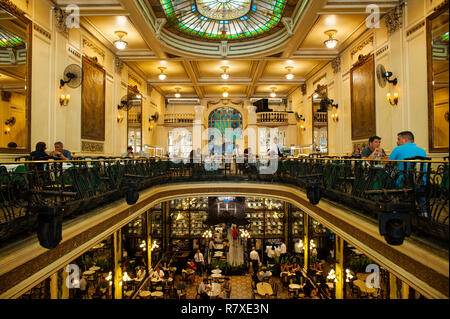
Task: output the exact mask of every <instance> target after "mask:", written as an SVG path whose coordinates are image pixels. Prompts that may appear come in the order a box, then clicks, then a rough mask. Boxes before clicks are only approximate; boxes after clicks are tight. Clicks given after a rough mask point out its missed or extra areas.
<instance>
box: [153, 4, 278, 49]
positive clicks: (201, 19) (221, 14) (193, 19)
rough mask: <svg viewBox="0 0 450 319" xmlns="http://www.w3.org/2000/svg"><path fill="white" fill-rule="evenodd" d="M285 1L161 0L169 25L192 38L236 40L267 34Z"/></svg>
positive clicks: (276, 21) (276, 19) (275, 22)
mask: <svg viewBox="0 0 450 319" xmlns="http://www.w3.org/2000/svg"><path fill="white" fill-rule="evenodd" d="M286 2H287V1H286V0H271V1H267V0H260V1H253V0H195V1H192V0H160V3H161V7H162V8H163V10H164V13H165V14H166V16H167V19H168V21H169V22H170V23H171V24H172V25H174V26H175V27H176V28H177V29H178V30H180V31H182V32H184V33H187V34H189V35H192V36H196V37H200V38H206V39H217V40H236V39H244V38H249V37H253V36H256V35H259V34H262V33H264V32H267V31H269V30H270V29H272V28H273V27H275V26H276V25H277V24H278V22H279V21H280V20H281V17H282V13H283V10H284V7H285V5H286Z"/></svg>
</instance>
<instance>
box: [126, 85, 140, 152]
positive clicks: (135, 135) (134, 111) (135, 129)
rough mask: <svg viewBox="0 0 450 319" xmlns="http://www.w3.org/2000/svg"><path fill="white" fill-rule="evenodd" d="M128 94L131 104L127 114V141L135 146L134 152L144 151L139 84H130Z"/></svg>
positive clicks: (129, 144)
mask: <svg viewBox="0 0 450 319" xmlns="http://www.w3.org/2000/svg"><path fill="white" fill-rule="evenodd" d="M127 96H128V103H129V105H130V106H131V107H130V108H129V109H128V116H127V127H128V129H127V130H128V134H127V136H128V138H127V143H128V146H132V147H133V152H134V153H140V152H141V151H142V94H141V93H140V92H139V90H138V88H137V86H128V94H127Z"/></svg>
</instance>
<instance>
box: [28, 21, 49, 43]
mask: <svg viewBox="0 0 450 319" xmlns="http://www.w3.org/2000/svg"><path fill="white" fill-rule="evenodd" d="M33 29H34V30H35V31H37V32H39V33H40V34H42V35H43V36H44V37H46V38H47V39H49V40H51V39H52V34H51V33H50V32H48V31H47V30H45V29H44V28H43V27H41V26H40V25H38V24H36V23H33Z"/></svg>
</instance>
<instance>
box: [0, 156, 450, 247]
mask: <svg viewBox="0 0 450 319" xmlns="http://www.w3.org/2000/svg"><path fill="white" fill-rule="evenodd" d="M268 164H270V160H269V161H268V160H261V161H259V160H258V161H253V162H252V161H251V160H250V162H249V161H248V160H247V159H244V158H242V161H240V160H239V161H238V162H237V163H236V161H235V160H233V159H231V158H227V159H225V158H222V157H216V158H212V159H211V158H210V159H204V160H203V161H202V162H200V161H199V163H189V162H188V163H183V162H181V161H180V162H178V163H176V162H173V161H168V160H164V159H163V160H160V159H155V158H146V159H101V160H79V161H43V162H13V163H0V186H1V191H0V245H1V244H4V243H6V242H8V241H10V240H16V239H18V238H20V236H25V235H29V234H30V232H35V231H36V230H37V229H38V230H39V227H40V226H39V225H42V224H43V223H44V226H45V223H49V220H50V221H53V222H59V223H60V222H61V221H62V220H63V219H68V218H73V217H75V216H78V215H80V214H83V213H85V212H87V211H89V210H91V209H93V208H94V207H98V206H99V205H102V204H105V203H109V202H113V201H115V200H117V199H118V198H121V197H122V198H123V197H124V196H125V195H126V194H127V192H129V191H130V190H131V191H132V190H136V191H139V190H143V189H145V188H148V187H152V186H156V185H160V184H166V183H189V182H198V181H211V182H214V181H222V180H227V181H237V182H239V181H245V182H249V181H253V182H255V183H261V182H263V183H267V182H269V183H279V184H284V185H290V186H292V187H299V188H301V189H304V190H306V191H308V187H309V186H310V185H311V183H313V184H316V185H318V186H319V189H320V191H321V192H322V197H323V198H326V199H329V200H332V201H334V202H338V203H341V204H344V205H346V206H348V207H349V208H352V209H354V210H357V211H359V212H361V213H362V214H365V215H366V216H368V217H372V218H374V219H375V218H378V216H379V214H380V213H382V212H383V211H385V210H389V209H392V208H389V207H394V206H395V205H397V206H395V207H400V206H401V207H403V208H402V209H403V210H405V209H407V211H408V213H409V214H410V215H411V217H412V226H413V228H412V230H413V232H415V233H416V235H418V236H422V237H426V238H434V240H436V239H437V240H439V241H440V242H447V243H448V227H449V209H448V199H449V193H448V190H449V162H448V161H442V162H435V161H434V162H432V161H366V160H354V159H344V158H337V157H334V158H317V157H316V158H313V157H304V158H284V159H282V160H278V161H276V162H272V163H271V164H272V166H273V165H274V170H273V171H271V170H270V169H268V168H267V167H268V166H267V165H268ZM270 187H274V186H273V185H271V186H270ZM393 205H394V206H393ZM399 205H400V206H399ZM44 217H45V218H44ZM46 226H47V227H50V225H46Z"/></svg>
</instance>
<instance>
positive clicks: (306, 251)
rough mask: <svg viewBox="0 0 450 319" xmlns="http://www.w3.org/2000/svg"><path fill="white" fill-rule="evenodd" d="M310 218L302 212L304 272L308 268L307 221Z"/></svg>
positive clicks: (308, 221)
mask: <svg viewBox="0 0 450 319" xmlns="http://www.w3.org/2000/svg"><path fill="white" fill-rule="evenodd" d="M310 220H311V218H310V217H309V216H308V214H306V213H305V212H303V233H304V238H303V258H304V262H303V268H304V269H305V271H306V272H308V269H309V223H310Z"/></svg>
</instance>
